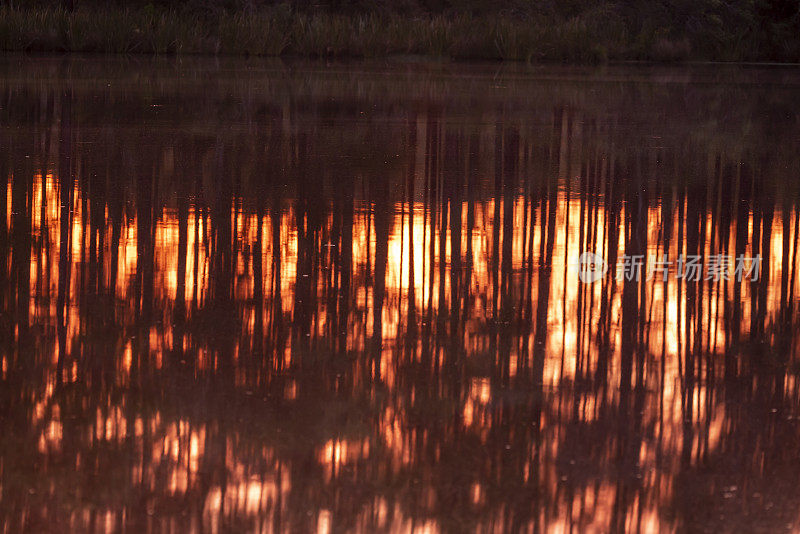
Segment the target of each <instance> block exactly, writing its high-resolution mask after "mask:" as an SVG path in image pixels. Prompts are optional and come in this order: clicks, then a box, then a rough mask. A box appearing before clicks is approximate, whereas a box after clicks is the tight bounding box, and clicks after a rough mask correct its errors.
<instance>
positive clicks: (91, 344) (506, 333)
mask: <svg viewBox="0 0 800 534" xmlns="http://www.w3.org/2000/svg"><path fill="white" fill-rule="evenodd" d="M248 65H249V64H246V65H244V66H243V65H242V64H238V63H237V64H236V67H235V68H232V69H229V70H227V71H226V70H225V69H223V68H221V67H218V66H217V67H214V66H209V65H201V66H198V65H190V66H184V67H180V66H176V65H172V64H165V65H155V66H154V65H152V64H146V65H139V66H131V65H129V64H118V63H112V62H108V63H102V62H99V63H98V62H80V61H78V62H69V63H66V62H61V61H44V60H38V61H24V62H14V61H11V60H7V61H6V63H4V64H3V66H2V76H3V77H2V78H0V79H3V80H4V83H3V87H2V102H3V104H2V109H0V113H1V114H2V115H0V116H2V129H1V130H0V132H1V133H0V146H2V148H3V150H2V153H0V179H1V180H3V182H0V184H4V189H5V194H0V202H1V203H2V204H1V205H0V213H2V214H4V216H3V217H0V247H2V250H0V256H2V257H4V258H5V261H4V262H2V264H0V303H1V305H2V308H1V309H2V324H1V325H0V328H1V330H2V334H1V335H2V348H1V349H0V358H1V363H2V365H1V367H0V370H1V373H2V374H1V375H0V377H1V379H0V384H2V386H1V387H0V420H2V425H3V429H4V432H3V434H2V438H0V523H1V524H2V525H3V529H4V530H8V531H11V532H15V531H21V530H25V529H28V530H32V531H43V530H61V529H62V528H63V526H69V527H71V528H72V529H75V530H79V531H85V530H88V531H103V532H104V531H116V530H131V529H133V530H137V531H139V530H158V531H161V530H167V531H197V532H199V531H211V532H228V531H230V532H234V531H241V530H255V531H264V532H272V531H299V532H313V531H316V532H330V531H348V530H360V531H368V532H372V531H389V532H398V531H399V532H406V531H414V532H440V531H441V532H461V531H464V530H465V529H475V530H480V531H515V532H516V531H540V530H548V531H550V530H553V531H566V530H577V531H592V530H594V531H609V530H613V531H620V530H623V529H624V530H644V531H655V530H667V531H669V530H687V529H703V530H705V529H707V530H718V529H731V528H748V527H750V528H752V527H761V528H765V529H769V530H772V529H786V528H800V514H798V512H797V509H798V506H797V505H798V504H799V503H800V491H799V490H798V488H797V486H796V483H795V481H796V480H797V476H798V475H800V463H798V455H797V452H796V451H797V450H798V449H797V445H798V442H799V441H800V432H799V430H800V428H798V419H797V418H798V417H800V412H798V411H797V406H798V405H800V404H799V403H800V389H799V388H800V382H798V371H800V365H798V349H797V339H796V336H795V335H794V334H795V327H796V326H795V325H796V321H797V314H796V312H795V303H796V301H797V297H796V295H795V290H796V289H797V288H798V285H800V281H797V280H796V271H797V266H798V260H797V246H798V236H800V233H799V232H798V224H799V222H800V218H799V217H798V215H799V214H800V210H798V201H797V199H798V185H797V184H798V182H797V170H798V169H800V165H798V159H800V157H798V153H799V152H798V150H797V148H798V140H800V124H798V119H797V116H798V115H797V113H796V111H797V108H796V104H794V103H793V100H792V99H793V95H794V92H793V90H792V88H793V87H796V85H797V80H795V79H793V78H791V77H790V76H789V75H787V74H782V73H781V72H727V71H720V72H716V71H715V72H713V73H711V74H709V73H708V72H704V73H700V72H688V73H687V72H677V73H676V72H670V71H664V70H659V69H656V70H638V71H632V72H625V71H620V70H613V69H612V70H608V71H604V72H603V73H600V74H599V75H598V74H597V73H594V74H591V75H589V74H586V73H576V72H574V71H534V72H533V74H532V75H531V73H529V72H527V71H522V72H517V71H512V72H504V73H499V74H498V73H495V71H494V67H492V68H491V69H488V68H477V67H476V68H473V69H472V70H470V71H469V72H468V73H467V75H465V76H461V75H459V71H458V70H457V67H442V66H432V67H430V66H411V67H404V66H402V65H401V66H394V67H392V68H388V67H381V68H376V67H373V68H365V67H362V66H350V67H328V68H323V67H319V66H313V65H312V66H309V67H301V68H294V67H293V68H289V67H284V66H281V65H278V66H275V65H269V64H268V65H269V66H268V67H266V71H264V70H263V69H264V65H263V64H257V66H259V69H262V70H258V69H256V70H254V69H253V68H252V66H248ZM426 69H427V70H426ZM19 71H21V72H22V76H19V74H15V73H17V72H19ZM420 71H423V72H422V73H421V74H420ZM452 71H455V72H452ZM781 76H784V78H780V77H781ZM187 78H188V80H187ZM710 78H713V79H710ZM776 78H778V79H777V80H776ZM87 80H91V81H87ZM203 80H205V81H203ZM709 82H713V83H709ZM777 82H780V83H777ZM201 83H202V84H204V85H203V87H204V88H205V89H204V91H203V92H199V91H198V90H197V88H196V87H197V85H198V84H201ZM193 87H194V89H192V88H193ZM793 106H794V107H793ZM583 250H595V251H598V252H600V253H602V254H603V256H604V257H605V258H606V259H607V260H608V262H609V264H610V265H612V266H613V265H616V263H617V262H618V261H620V259H621V258H622V257H623V256H624V255H634V254H644V255H648V254H653V255H656V256H660V255H661V254H664V253H667V254H669V256H670V257H671V258H677V257H678V255H679V254H702V255H704V256H706V257H707V256H710V255H712V254H727V255H730V256H732V257H736V256H738V255H740V254H743V255H746V256H756V255H758V254H760V255H761V256H762V257H763V258H764V264H763V268H762V272H761V276H760V278H759V280H757V281H750V280H745V281H742V282H737V281H736V280H735V279H731V280H724V279H723V280H713V279H712V280H705V279H702V278H701V280H699V281H691V280H685V279H678V278H677V277H675V276H669V277H668V278H667V280H666V281H663V280H662V279H661V278H660V277H654V278H652V279H645V278H643V279H641V280H640V281H638V282H637V281H635V280H625V279H623V280H616V279H615V277H613V276H608V277H606V278H604V279H603V280H602V281H600V282H598V283H595V284H583V283H581V282H580V281H579V279H578V277H577V275H576V274H575V273H574V272H572V271H571V270H570V266H569V260H570V258H571V257H573V256H574V255H576V254H577V253H578V252H580V251H583Z"/></svg>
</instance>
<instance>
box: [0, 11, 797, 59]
mask: <svg viewBox="0 0 800 534" xmlns="http://www.w3.org/2000/svg"><path fill="white" fill-rule="evenodd" d="M737 31H738V30H736V29H732V32H731V34H730V36H728V37H727V38H725V39H722V38H718V39H717V40H716V41H715V42H709V41H707V40H704V39H705V38H706V37H704V36H697V35H694V36H692V35H681V34H680V33H676V32H675V31H671V32H667V31H666V30H663V29H662V28H655V29H651V30H648V31H644V30H642V31H639V32H638V33H635V32H634V31H633V30H631V29H630V28H629V27H628V26H627V25H626V22H625V21H624V20H622V19H621V18H620V17H619V16H618V15H617V14H615V13H614V12H610V11H607V10H601V11H598V12H591V11H590V12H588V13H583V14H580V15H577V16H574V17H571V18H566V19H559V20H546V19H538V20H533V19H529V18H518V19H514V18H512V17H509V16H508V15H502V14H497V15H489V16H485V17H476V16H473V15H470V14H435V15H430V14H429V15H415V16H411V15H401V14H386V13H382V14H374V13H363V14H337V13H330V12H291V11H289V10H286V9H281V8H263V9H259V10H257V11H254V12H249V13H245V12H224V11H223V12H219V13H216V14H214V15H213V16H208V15H207V14H206V15H202V14H200V13H195V12H191V11H187V10H153V9H142V8H139V9H131V8H117V9H115V8H103V9H98V10H89V9H86V8H83V9H78V10H75V11H73V12H67V11H65V10H63V9H52V8H39V9H13V8H8V7H3V8H0V52H22V53H50V54H58V53H97V54H123V55H156V56H173V55H174V56H194V55H199V56H219V57H224V56H245V57H249V56H256V57H288V58H336V59H344V58H391V57H412V58H420V59H425V60H432V59H433V60H435V59H441V60H469V61H522V62H526V63H534V64H536V63H542V64H548V63H567V64H597V63H604V64H605V63H614V64H616V63H635V62H645V63H650V62H667V63H669V62H672V63H676V62H677V63H696V64H697V63H700V64H702V63H735V64H758V65H769V64H776V65H792V64H798V62H800V57H795V56H794V55H792V54H790V52H791V51H792V50H793V49H794V47H796V44H795V43H787V44H786V47H787V50H786V53H787V55H786V57H785V59H784V58H783V57H780V58H777V59H776V57H774V56H771V55H763V53H762V52H758V50H757V47H756V48H753V47H750V46H748V45H747V43H746V42H745V41H744V40H743V38H742V36H741V35H737ZM798 39H800V36H798ZM754 50H755V51H754Z"/></svg>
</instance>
